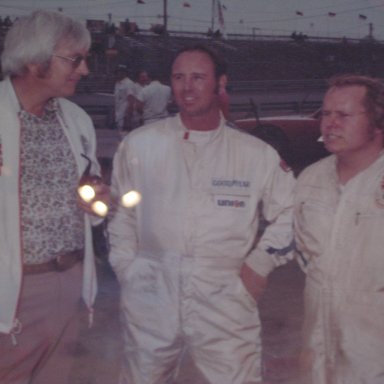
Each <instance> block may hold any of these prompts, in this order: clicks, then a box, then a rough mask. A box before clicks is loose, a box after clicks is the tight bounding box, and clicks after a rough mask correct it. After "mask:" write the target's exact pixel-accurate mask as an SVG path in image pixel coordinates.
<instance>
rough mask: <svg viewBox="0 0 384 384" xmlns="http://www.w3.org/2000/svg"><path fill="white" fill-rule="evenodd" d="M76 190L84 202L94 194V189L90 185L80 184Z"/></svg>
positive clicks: (89, 199) (88, 200)
mask: <svg viewBox="0 0 384 384" xmlns="http://www.w3.org/2000/svg"><path fill="white" fill-rule="evenodd" d="M77 191H78V192H79V195H80V197H81V198H82V199H83V200H84V201H85V202H86V203H89V202H90V201H91V200H92V199H93V198H94V197H95V196H96V193H95V190H94V189H93V187H91V186H90V185H82V186H81V187H79V188H78V190H77Z"/></svg>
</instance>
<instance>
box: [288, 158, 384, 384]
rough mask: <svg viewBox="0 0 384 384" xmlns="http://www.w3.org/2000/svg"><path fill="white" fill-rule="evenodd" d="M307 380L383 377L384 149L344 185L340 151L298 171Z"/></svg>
mask: <svg viewBox="0 0 384 384" xmlns="http://www.w3.org/2000/svg"><path fill="white" fill-rule="evenodd" d="M294 223H295V231H296V244H297V248H298V252H299V259H300V261H301V264H302V266H303V267H304V269H305V271H306V273H307V277H306V286H305V296H304V300H305V321H304V332H303V333H304V354H303V355H305V356H306V360H307V361H306V364H308V365H310V367H307V368H309V369H308V371H309V372H307V375H308V377H306V379H305V381H304V382H305V383H306V384H307V383H312V384H346V383H354V384H359V383H369V384H379V383H380V384H381V383H383V382H384V359H383V356H384V321H383V319H384V255H383V250H384V236H383V226H384V156H383V155H381V157H380V158H379V159H378V160H376V162H375V163H373V164H372V165H371V166H370V167H368V168H367V169H365V170H364V171H363V172H361V173H359V174H358V175H356V176H355V177H354V178H352V179H351V180H350V181H349V182H348V183H347V184H346V185H344V186H340V185H339V183H338V177H337V173H336V157H335V156H333V155H332V156H330V157H328V158H326V159H324V160H321V161H320V162H318V163H316V164H314V165H312V166H310V167H308V168H307V169H306V170H305V171H304V172H303V173H302V174H301V175H300V177H299V179H298V183H297V189H296V195H295V208H294Z"/></svg>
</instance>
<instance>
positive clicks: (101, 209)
mask: <svg viewBox="0 0 384 384" xmlns="http://www.w3.org/2000/svg"><path fill="white" fill-rule="evenodd" d="M92 211H93V212H95V213H96V214H97V215H99V216H102V217H104V216H105V215H106V214H107V213H108V206H107V204H105V203H104V202H102V201H100V200H97V201H95V202H94V203H92Z"/></svg>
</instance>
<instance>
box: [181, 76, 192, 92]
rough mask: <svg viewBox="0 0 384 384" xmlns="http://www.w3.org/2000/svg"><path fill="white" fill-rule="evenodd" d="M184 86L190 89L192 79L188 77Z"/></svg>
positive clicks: (185, 88) (187, 89) (186, 89)
mask: <svg viewBox="0 0 384 384" xmlns="http://www.w3.org/2000/svg"><path fill="white" fill-rule="evenodd" d="M183 88H184V90H185V91H189V90H190V89H191V88H192V79H191V78H189V77H186V78H185V79H184V82H183Z"/></svg>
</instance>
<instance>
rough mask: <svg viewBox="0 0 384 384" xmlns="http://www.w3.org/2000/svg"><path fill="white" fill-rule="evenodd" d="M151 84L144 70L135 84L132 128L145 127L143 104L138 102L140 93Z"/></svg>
mask: <svg viewBox="0 0 384 384" xmlns="http://www.w3.org/2000/svg"><path fill="white" fill-rule="evenodd" d="M149 83H150V79H149V76H148V72H147V71H146V70H144V69H142V70H141V71H139V73H138V74H137V77H136V82H135V102H134V108H133V115H132V128H138V127H140V126H141V125H143V117H142V111H141V103H140V102H139V101H138V100H137V95H138V94H139V93H140V91H141V90H142V89H143V88H144V87H146V86H147V85H148V84H149Z"/></svg>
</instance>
